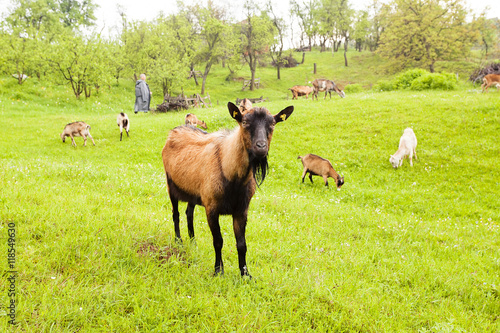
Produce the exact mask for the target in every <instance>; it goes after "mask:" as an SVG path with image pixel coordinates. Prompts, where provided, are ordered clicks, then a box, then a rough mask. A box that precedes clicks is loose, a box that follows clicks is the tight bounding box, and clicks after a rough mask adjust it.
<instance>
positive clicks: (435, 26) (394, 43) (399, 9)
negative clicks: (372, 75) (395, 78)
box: [378, 0, 478, 73]
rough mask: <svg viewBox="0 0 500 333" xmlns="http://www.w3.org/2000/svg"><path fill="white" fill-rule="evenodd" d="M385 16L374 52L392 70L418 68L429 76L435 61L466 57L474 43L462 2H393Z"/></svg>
mask: <svg viewBox="0 0 500 333" xmlns="http://www.w3.org/2000/svg"><path fill="white" fill-rule="evenodd" d="M388 14H389V17H388V18H387V22H388V25H387V28H386V29H385V30H384V33H383V34H382V35H381V38H380V47H379V50H378V52H379V53H380V55H382V56H383V57H385V58H388V59H391V60H392V63H391V67H393V68H397V69H401V68H404V67H407V66H415V65H420V66H424V67H428V68H429V70H430V72H432V73H433V72H434V65H435V63H436V61H438V60H453V59H457V58H459V57H463V56H465V55H467V54H468V53H469V52H470V47H471V45H472V42H473V41H474V40H477V33H478V32H477V31H473V30H472V29H470V28H471V26H470V25H469V24H467V22H466V16H467V14H468V11H467V10H466V9H465V5H464V3H463V0H394V1H393V2H392V3H391V7H390V11H389V13H388Z"/></svg>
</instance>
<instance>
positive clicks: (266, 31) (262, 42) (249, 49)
mask: <svg viewBox="0 0 500 333" xmlns="http://www.w3.org/2000/svg"><path fill="white" fill-rule="evenodd" d="M245 8H246V10H247V18H246V20H245V21H243V22H241V23H240V24H239V26H240V29H241V41H242V43H241V46H242V49H241V53H242V55H243V58H244V59H245V61H246V63H247V64H248V65H249V67H250V72H251V73H252V78H251V82H250V90H254V82H255V71H256V70H257V63H258V59H259V58H261V57H262V56H263V55H264V54H265V53H267V52H268V51H269V46H270V45H271V44H272V43H273V39H274V35H273V32H274V27H273V24H272V22H271V20H270V19H269V17H267V15H265V13H261V15H260V16H257V15H255V10H256V8H255V7H253V6H252V4H251V3H250V1H247V2H246V3H245Z"/></svg>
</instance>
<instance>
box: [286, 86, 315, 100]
mask: <svg viewBox="0 0 500 333" xmlns="http://www.w3.org/2000/svg"><path fill="white" fill-rule="evenodd" d="M288 90H290V91H291V92H292V95H293V97H292V99H299V96H306V99H307V98H309V94H311V93H313V92H314V88H313V87H310V86H293V87H291V88H290V89H288Z"/></svg>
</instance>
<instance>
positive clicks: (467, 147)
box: [0, 52, 500, 332]
mask: <svg viewBox="0 0 500 333" xmlns="http://www.w3.org/2000/svg"><path fill="white" fill-rule="evenodd" d="M297 57H299V56H298V55H297ZM332 59H334V60H332ZM314 61H317V62H318V64H319V69H320V71H319V73H318V75H316V77H330V78H334V77H336V76H335V75H338V77H339V80H338V81H339V82H344V83H346V82H349V83H359V84H361V85H362V86H363V87H365V88H368V87H369V86H370V85H371V84H372V83H375V82H376V80H377V79H379V78H382V75H380V74H377V73H376V71H375V70H373V71H372V70H371V69H376V67H377V63H380V60H379V59H377V58H376V57H375V56H372V55H369V54H361V55H358V54H355V53H352V55H351V54H350V67H349V68H348V69H345V68H344V67H342V64H343V58H342V56H341V55H340V54H336V55H335V57H333V58H332V57H331V55H329V54H328V55H327V54H320V53H316V52H313V53H311V54H309V53H308V54H307V55H306V64H304V65H301V66H299V67H297V68H293V69H285V70H283V72H282V80H281V81H277V80H275V71H274V70H273V69H272V68H264V69H259V73H258V74H257V76H258V77H261V82H262V85H263V88H262V89H259V90H257V91H254V92H241V83H238V82H232V81H226V80H225V76H227V73H228V72H227V70H226V69H223V68H215V69H214V72H213V74H212V75H211V76H210V77H209V80H208V81H207V85H208V93H209V94H210V95H211V100H212V103H213V104H214V107H213V108H208V109H204V108H202V109H195V110H194V112H195V113H196V114H197V115H198V117H199V118H200V119H202V120H205V121H206V122H207V124H208V126H209V128H208V131H210V132H212V131H216V130H218V129H220V128H229V129H231V128H234V127H235V126H236V122H235V121H234V120H232V119H231V118H230V116H229V113H228V110H227V107H226V106H225V104H227V102H228V101H229V100H230V101H233V102H234V100H235V99H236V97H240V98H243V97H259V96H261V95H263V96H264V97H267V98H269V101H268V102H265V103H263V104H259V105H260V106H265V107H267V108H268V109H269V110H270V111H271V112H272V113H273V114H275V113H278V112H279V111H280V110H282V109H283V108H285V107H286V106H288V105H294V106H295V111H294V113H293V114H292V116H291V117H290V118H289V119H288V120H287V121H286V122H283V123H280V124H277V125H276V129H275V132H274V136H273V141H272V143H271V149H270V155H269V166H270V172H269V174H268V176H267V177H266V180H265V181H264V183H263V184H262V186H261V187H260V188H259V189H258V190H257V192H256V195H255V196H254V198H253V200H252V202H251V204H250V210H249V216H248V226H247V234H246V236H247V246H248V253H247V262H248V267H249V271H250V273H251V274H252V276H253V279H251V280H249V279H246V278H245V279H242V278H241V277H240V275H239V269H238V258H237V252H236V246H235V239H234V235H233V229H232V221H231V218H230V217H229V216H224V217H221V230H222V233H223V237H224V248H223V260H224V266H225V275H224V276H222V277H213V276H212V273H213V264H214V259H215V257H214V250H213V246H212V236H211V233H210V230H209V228H208V225H207V222H206V217H205V211H204V208H203V207H200V206H197V208H196V210H195V221H194V223H195V234H196V241H195V242H190V241H187V238H188V237H187V227H186V220H185V215H184V214H183V212H184V210H185V207H186V204H185V203H183V204H181V205H180V211H181V234H182V236H183V238H184V240H185V242H184V245H178V244H177V243H176V242H175V240H174V227H173V222H172V216H171V205H170V201H169V199H168V195H167V191H166V184H165V177H164V173H163V165H162V161H161V149H162V148H163V145H164V143H165V139H166V136H167V134H168V131H169V130H170V129H172V128H173V127H175V126H178V125H180V124H182V123H183V122H184V116H185V114H186V113H187V112H193V110H190V111H182V112H170V113H166V114H158V113H148V114H142V113H140V114H137V115H135V114H134V113H133V104H134V96H133V95H134V91H133V84H134V83H133V82H132V81H130V80H129V81H125V80H124V81H122V82H120V84H119V85H114V86H112V87H111V89H102V91H101V92H100V94H99V95H98V96H93V97H92V98H90V99H88V100H84V99H83V100H79V101H77V100H75V99H74V96H72V95H71V93H70V92H69V90H67V88H66V87H62V86H46V85H44V84H43V83H41V82H38V81H36V80H32V81H30V82H27V83H26V84H25V85H24V86H22V87H18V86H16V84H15V82H14V83H12V81H11V79H9V78H6V77H5V78H1V79H0V124H1V126H0V159H1V168H0V218H1V220H0V221H1V224H0V234H1V237H0V239H1V242H2V244H1V247H2V249H4V250H2V253H4V255H3V257H0V267H1V268H2V271H3V275H2V279H0V305H1V307H0V331H6V329H7V328H9V329H10V330H12V331H18V332H77V331H79V332H89V331H96V332H177V331H179V332H184V331H186V332H243V331H249V332H255V331H262V332H276V331H277V332H283V331H285V332H306V331H318V332H326V331H329V332H499V331H500V276H499V273H500V228H499V222H500V221H499V220H500V213H499V212H500V198H499V194H500V190H499V188H500V187H499V181H500V169H499V167H498V162H499V153H500V142H499V135H498V133H499V131H500V115H499V110H500V93H499V92H497V91H495V90H494V89H491V92H490V93H488V94H480V93H478V87H472V86H468V85H467V84H465V83H462V84H461V86H460V89H459V90H456V91H424V92H414V91H394V92H383V93H378V92H373V91H372V90H365V91H363V92H359V93H353V94H347V97H346V98H345V99H341V98H340V97H338V96H337V95H335V96H332V99H331V100H330V99H328V98H327V99H326V100H323V99H322V96H321V97H320V100H319V101H314V102H313V101H311V100H310V99H308V100H306V99H303V98H301V99H300V100H298V101H295V100H294V101H292V100H291V94H290V92H289V91H287V90H286V89H287V88H289V87H291V86H292V85H295V84H304V83H307V81H312V80H311V79H312V78H314V75H313V74H312V62H314ZM322 68H324V71H321V69H322ZM245 70H246V69H245V68H244V69H242V71H241V72H242V75H241V76H244V77H247V76H248V73H247V72H245ZM337 70H338V72H339V73H338V74H337V73H336V71H337ZM363 73H369V74H366V75H363ZM190 85H191V86H189V87H187V88H186V89H184V91H185V93H189V94H192V93H195V92H199V89H197V88H195V87H194V85H193V83H192V82H190ZM153 89H154V87H153ZM153 91H154V90H153ZM154 92H155V91H154ZM160 102H161V98H159V97H158V94H156V95H155V97H154V99H153V102H152V105H156V104H159V103H160ZM217 104H218V105H217ZM122 111H124V112H127V113H128V115H129V117H130V119H131V131H130V138H128V137H126V136H125V137H124V138H123V141H122V142H120V141H119V130H118V127H117V126H116V116H117V114H118V113H119V112H122ZM77 120H83V121H86V122H87V123H89V124H90V125H91V126H92V130H91V134H92V135H93V137H94V140H95V142H96V146H95V147H94V146H93V145H92V142H91V141H90V140H89V141H88V142H87V147H83V146H82V145H83V139H82V138H80V137H78V138H75V141H76V143H77V145H78V146H77V147H76V148H74V147H72V146H71V141H70V140H66V143H62V142H61V139H60V137H59V134H60V133H61V132H62V129H63V127H64V125H65V124H66V123H68V122H72V121H77ZM406 127H412V128H413V130H414V131H415V134H416V136H417V139H418V146H417V154H418V160H417V161H414V166H413V167H410V166H409V163H408V160H405V162H404V163H403V166H402V167H400V168H399V169H393V168H392V166H391V164H390V163H389V156H390V155H391V154H393V153H394V152H395V151H396V150H397V147H398V143H399V138H400V136H401V134H402V133H403V130H404V129H405V128H406ZM307 153H315V154H318V155H320V156H322V157H325V158H328V159H329V160H330V161H331V162H332V164H333V166H334V168H335V169H336V170H337V171H338V172H339V173H340V174H342V175H344V177H345V185H344V186H343V187H342V189H341V191H337V190H336V188H335V187H334V186H331V187H330V188H326V187H325V186H324V185H323V182H322V179H321V178H319V177H315V178H314V183H313V184H311V183H310V182H309V180H308V179H306V181H305V182H304V183H303V184H302V183H301V180H300V176H301V173H302V164H301V162H300V160H298V159H297V156H298V155H304V154H307ZM331 183H332V185H333V182H332V181H331ZM9 223H14V224H15V228H16V243H15V249H16V262H15V270H16V271H17V272H18V273H17V278H16V282H15V283H16V301H17V303H16V322H17V325H16V326H11V325H10V324H8V320H9V318H8V316H7V313H8V309H7V308H6V306H7V305H8V304H9V297H8V293H7V290H8V288H9V282H8V281H7V277H8V276H9V274H8V271H10V270H11V269H10V268H9V267H8V265H7V264H8V262H7V255H6V253H7V252H6V248H7V238H8V234H7V229H8V225H9Z"/></svg>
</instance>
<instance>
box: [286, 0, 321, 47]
mask: <svg viewBox="0 0 500 333" xmlns="http://www.w3.org/2000/svg"><path fill="white" fill-rule="evenodd" d="M317 7H318V1H317V0H304V1H303V2H302V4H299V3H298V2H297V0H290V12H291V14H292V15H294V16H297V17H298V18H299V25H300V28H301V30H302V35H304V34H305V35H306V36H307V38H308V45H309V49H311V47H312V41H313V39H314V37H315V36H316V33H317V19H316V15H315V14H316V13H317V11H316V8H317ZM301 44H302V43H301ZM301 46H303V45H301Z"/></svg>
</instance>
